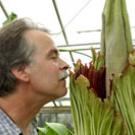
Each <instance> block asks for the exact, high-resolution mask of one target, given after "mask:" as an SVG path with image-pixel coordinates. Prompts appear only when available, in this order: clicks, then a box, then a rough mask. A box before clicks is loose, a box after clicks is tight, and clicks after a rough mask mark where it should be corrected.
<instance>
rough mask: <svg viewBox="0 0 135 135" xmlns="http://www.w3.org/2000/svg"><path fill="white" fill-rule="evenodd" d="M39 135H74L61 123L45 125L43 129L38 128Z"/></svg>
mask: <svg viewBox="0 0 135 135" xmlns="http://www.w3.org/2000/svg"><path fill="white" fill-rule="evenodd" d="M38 135H72V132H71V131H70V130H69V129H68V128H67V127H66V126H65V125H63V124H60V123H45V126H44V127H43V128H38Z"/></svg>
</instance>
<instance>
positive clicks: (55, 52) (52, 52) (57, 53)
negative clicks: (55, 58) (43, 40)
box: [47, 49, 59, 57]
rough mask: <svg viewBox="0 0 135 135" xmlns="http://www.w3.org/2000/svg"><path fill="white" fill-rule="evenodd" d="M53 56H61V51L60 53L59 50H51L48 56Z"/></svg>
mask: <svg viewBox="0 0 135 135" xmlns="http://www.w3.org/2000/svg"><path fill="white" fill-rule="evenodd" d="M52 54H55V55H59V51H58V50H57V49H51V50H50V51H49V52H48V54H47V56H48V57H49V56H51V55H52Z"/></svg>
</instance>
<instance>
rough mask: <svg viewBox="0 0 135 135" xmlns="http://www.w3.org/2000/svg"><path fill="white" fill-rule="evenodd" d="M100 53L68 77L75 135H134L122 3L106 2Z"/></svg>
mask: <svg viewBox="0 0 135 135" xmlns="http://www.w3.org/2000/svg"><path fill="white" fill-rule="evenodd" d="M102 17H103V23H102V33H101V51H100V52H99V53H96V52H95V51H94V50H92V52H93V57H92V61H91V62H90V63H89V64H88V65H86V64H82V62H81V61H80V60H79V61H78V62H77V63H76V65H75V69H74V71H73V72H72V73H71V75H70V95H71V110H72V116H73V117H72V118H73V123H74V132H75V135H135V126H134V125H135V117H134V115H135V51H134V50H133V46H132V40H131V33H130V25H129V21H128V15H127V9H126V3H125V0H106V2H105V7H104V11H103V16H102Z"/></svg>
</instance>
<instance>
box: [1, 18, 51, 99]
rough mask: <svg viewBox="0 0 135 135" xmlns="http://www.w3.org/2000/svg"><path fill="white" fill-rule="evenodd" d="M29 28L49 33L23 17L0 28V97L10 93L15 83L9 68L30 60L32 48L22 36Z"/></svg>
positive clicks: (24, 63) (27, 62)
mask: <svg viewBox="0 0 135 135" xmlns="http://www.w3.org/2000/svg"><path fill="white" fill-rule="evenodd" d="M31 29H37V30H41V31H44V32H47V33H49V32H48V30H47V29H41V28H38V27H37V25H35V24H34V23H33V22H32V21H30V20H28V19H25V18H24V19H18V20H15V21H14V22H12V23H10V24H8V25H7V26H5V27H3V28H2V29H0V97H1V96H6V95H8V94H9V93H12V92H13V91H14V89H15V86H16V84H17V79H16V77H15V76H14V75H13V74H12V72H11V69H12V68H14V67H19V66H23V65H28V64H29V63H30V62H31V60H30V57H31V55H32V53H33V50H34V49H33V48H32V47H30V46H29V45H28V44H29V42H28V41H27V39H26V38H25V37H24V32H25V31H26V30H31Z"/></svg>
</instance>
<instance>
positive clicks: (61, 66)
mask: <svg viewBox="0 0 135 135" xmlns="http://www.w3.org/2000/svg"><path fill="white" fill-rule="evenodd" d="M68 68H69V65H68V64H67V62H65V61H64V60H62V59H60V69H61V70H67V69H68Z"/></svg>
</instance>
